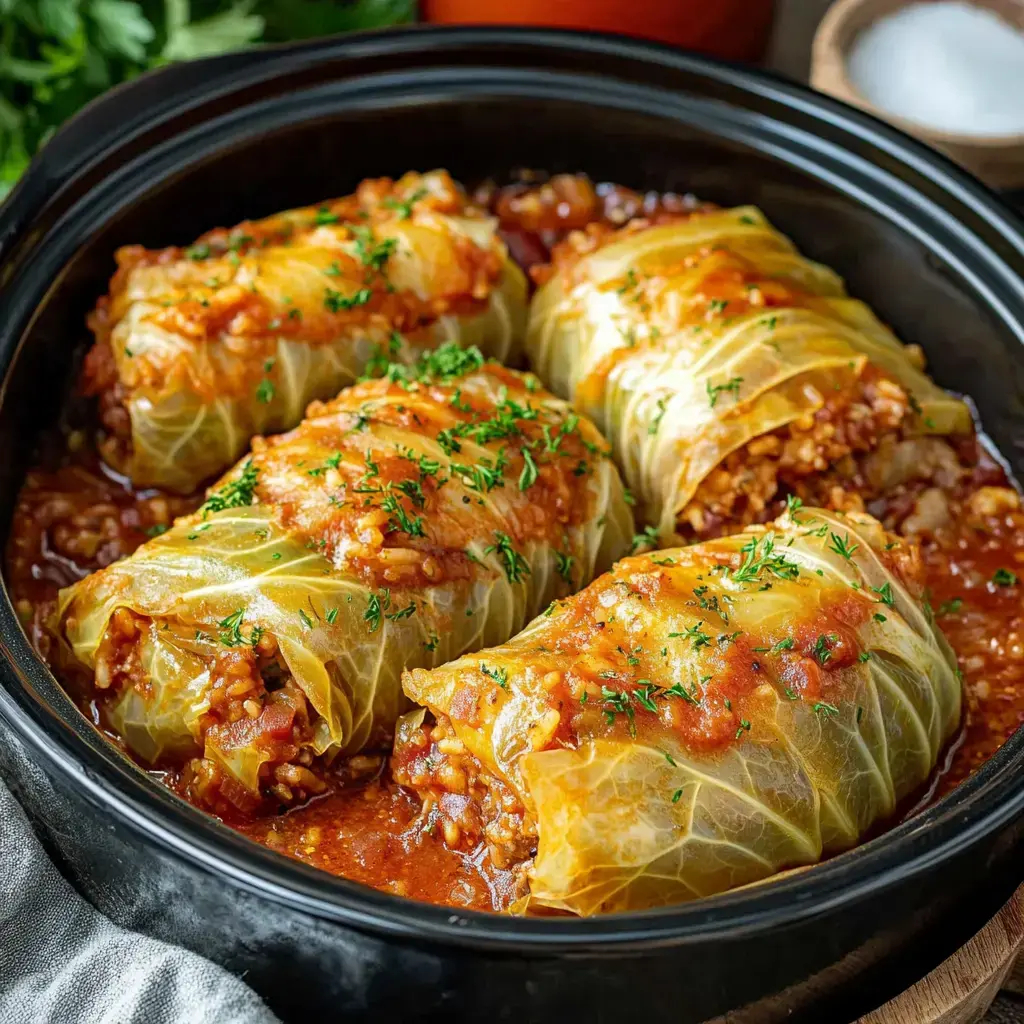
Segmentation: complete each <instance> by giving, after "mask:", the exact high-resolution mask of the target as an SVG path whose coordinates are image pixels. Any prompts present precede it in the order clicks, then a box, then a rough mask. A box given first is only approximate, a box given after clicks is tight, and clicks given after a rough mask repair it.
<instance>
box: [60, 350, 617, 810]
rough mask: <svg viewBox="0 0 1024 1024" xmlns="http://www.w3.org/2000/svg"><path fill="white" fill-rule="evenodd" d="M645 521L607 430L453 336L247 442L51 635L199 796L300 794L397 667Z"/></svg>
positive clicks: (352, 749) (456, 641)
mask: <svg viewBox="0 0 1024 1024" xmlns="http://www.w3.org/2000/svg"><path fill="white" fill-rule="evenodd" d="M631 532H632V516H631V513H630V510H629V507H628V505H627V504H626V503H625V500H624V496H623V488H622V484H621V482H620V480H619V477H618V473H617V471H616V469H615V467H614V465H613V463H612V462H611V461H610V459H609V458H608V456H607V449H606V445H605V442H604V441H603V439H602V438H601V436H600V434H599V433H598V432H597V430H596V429H595V428H594V427H593V425H592V424H590V423H589V422H588V421H586V420H584V419H582V418H580V417H579V416H577V415H575V414H574V413H573V412H572V410H571V409H570V408H569V407H568V406H567V405H566V404H565V403H564V402H562V401H560V400H557V399H554V398H552V396H551V395H550V394H548V393H546V392H545V391H543V390H541V389H540V388H539V385H538V383H537V381H536V379H535V378H533V377H531V376H528V375H523V374H520V373H517V372H515V371H513V370H507V369H504V368H503V367H501V366H499V365H497V364H495V363H488V364H485V363H484V361H483V358H482V356H481V354H480V352H479V350H477V349H475V348H471V349H468V350H463V349H460V348H458V347H457V346H455V345H454V344H447V345H444V346H442V347H441V348H440V349H438V350H437V351H436V352H434V353H431V354H429V355H428V356H426V357H424V359H423V360H422V361H421V362H420V364H419V365H418V367H416V368H412V369H410V368H406V367H403V366H401V365H398V364H393V365H392V366H391V367H390V368H389V371H388V374H387V376H386V377H385V378H383V379H379V380H375V381H371V382H364V383H362V384H359V385H356V386H354V387H351V388H349V389H347V390H345V391H343V392H342V393H341V394H340V395H339V396H338V397H337V398H336V399H334V400H333V401H331V402H329V403H327V404H320V403H314V404H313V405H312V406H311V407H310V409H309V410H308V416H307V418H306V420H305V421H304V422H303V423H302V424H301V425H300V426H299V427H298V428H297V429H295V430H294V431H292V432H291V433H288V434H283V435H279V436H276V437H271V438H266V439H263V438H257V439H256V440H255V441H254V442H253V447H252V454H251V456H250V457H249V458H247V459H246V460H245V461H244V462H242V463H241V464H240V465H238V466H236V467H235V469H234V470H232V471H231V472H230V473H229V474H228V475H227V476H226V477H225V478H224V480H223V481H222V482H221V483H220V484H219V485H218V486H217V487H216V488H214V489H213V490H211V491H210V492H209V496H208V498H207V500H206V503H205V504H204V505H203V506H202V507H201V508H200V509H199V511H198V512H196V513H195V514H194V515H191V516H188V517H183V518H181V519H178V520H177V521H176V522H175V524H174V525H173V526H172V527H171V528H170V529H169V530H168V531H167V532H166V533H164V534H163V535H162V536H159V537H156V538H155V539H153V540H151V541H149V542H148V543H146V544H144V545H143V546H142V547H141V548H139V550H138V551H137V552H136V553H135V554H134V555H132V556H131V557H129V558H126V559H124V560H123V561H120V562H116V563H114V564H113V565H110V566H109V567H107V568H106V569H103V570H101V571H99V572H96V573H94V574H93V575H91V576H89V577H87V578H86V579H84V580H82V581H81V582H79V583H77V584H75V585H74V586H72V587H69V588H67V589H65V590H63V591H61V594H60V600H59V605H58V609H57V613H56V620H55V623H54V630H55V632H56V633H57V634H58V635H59V636H61V637H63V638H64V640H65V641H66V644H67V647H68V648H69V649H70V652H71V653H72V654H73V656H74V659H75V660H76V661H77V662H78V663H81V664H84V665H85V666H86V667H87V668H88V669H89V670H91V672H92V673H93V678H94V689H95V696H96V698H97V699H98V701H99V703H100V705H101V707H102V710H103V715H104V719H105V721H106V722H107V724H108V725H109V727H110V728H112V729H113V730H114V731H115V732H116V733H117V734H118V735H119V736H120V737H121V738H122V739H123V740H124V742H125V744H126V745H127V746H128V748H129V749H130V750H131V751H133V752H134V753H135V754H136V755H137V756H138V757H140V758H141V759H142V760H144V761H146V762H149V763H153V764H168V763H176V762H181V761H183V760H188V759H196V758H198V759H201V760H199V761H197V762H195V763H193V764H192V766H191V768H190V772H191V776H192V781H191V782H190V783H189V785H190V786H191V788H192V792H193V795H195V796H197V798H198V799H200V800H201V801H203V802H205V803H207V804H210V803H215V802H216V801H217V800H218V799H221V798H225V799H227V800H228V801H229V802H231V803H234V804H236V805H239V806H243V807H245V806H249V805H251V804H253V803H254V802H256V801H258V798H260V797H261V796H263V797H265V798H267V799H269V800H274V799H276V800H278V801H279V802H281V803H288V802H291V801H292V800H293V799H299V798H301V797H303V796H306V795H308V794H309V793H315V792H317V791H318V790H320V789H322V788H323V782H322V778H321V776H322V770H323V768H324V766H325V764H326V762H328V761H329V760H330V759H331V758H332V757H334V756H335V755H337V754H341V753H344V754H355V753H357V752H359V751H363V750H366V749H368V748H369V749H374V748H376V749H380V747H381V744H382V743H384V742H385V741H387V740H388V739H389V737H390V735H391V733H392V731H393V728H394V724H395V721H396V719H397V718H398V716H399V714H400V713H401V712H402V711H403V710H404V704H405V698H404V697H403V695H402V688H401V672H402V669H403V668H404V667H406V666H416V665H433V664H437V663H440V662H443V661H445V660H448V659H450V658H454V657H456V656H458V655H459V654H461V653H462V652H463V651H465V650H469V649H473V648H477V647H481V646H485V645H488V644H496V643H502V642H504V641H505V640H506V639H508V637H510V636H511V635H512V634H513V633H515V632H516V631H517V630H518V629H521V628H522V627H523V625H524V624H525V623H526V622H527V621H529V619H530V618H531V617H533V616H534V615H535V614H536V613H537V612H538V610H540V609H541V608H543V607H544V606H545V605H546V604H547V603H548V602H549V601H550V600H551V599H552V598H553V597H555V596H557V595H559V594H567V593H570V592H572V591H574V590H575V589H577V588H578V587H580V586H582V585H583V584H584V583H586V582H588V581H589V580H590V579H591V578H592V577H593V576H594V575H595V573H598V572H601V571H603V570H604V569H606V568H607V567H608V566H610V565H611V564H612V562H613V561H614V559H615V558H617V557H618V556H620V555H621V554H622V553H623V552H624V551H625V550H626V549H627V547H628V545H629V538H630V535H631Z"/></svg>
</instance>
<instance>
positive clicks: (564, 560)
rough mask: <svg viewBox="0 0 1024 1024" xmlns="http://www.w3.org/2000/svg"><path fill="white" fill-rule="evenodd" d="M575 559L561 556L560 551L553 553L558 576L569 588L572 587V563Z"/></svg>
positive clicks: (564, 555) (570, 556) (569, 556)
mask: <svg viewBox="0 0 1024 1024" xmlns="http://www.w3.org/2000/svg"><path fill="white" fill-rule="evenodd" d="M574 561H575V559H574V558H573V557H572V555H566V554H563V553H562V552H561V551H556V552H555V563H556V567H557V569H558V575H559V576H561V577H562V579H563V580H565V582H566V583H568V584H569V585H570V586H572V563H573V562H574Z"/></svg>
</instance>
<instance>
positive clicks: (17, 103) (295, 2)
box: [0, 0, 416, 198]
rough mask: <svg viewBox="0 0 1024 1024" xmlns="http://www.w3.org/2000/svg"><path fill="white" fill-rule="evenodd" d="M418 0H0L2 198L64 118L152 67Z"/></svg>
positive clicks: (351, 24) (391, 17)
mask: <svg viewBox="0 0 1024 1024" xmlns="http://www.w3.org/2000/svg"><path fill="white" fill-rule="evenodd" d="M415 7H416V5H415V0H349V2H345V0H0V198H3V196H5V195H6V194H7V192H8V191H10V189H11V187H12V186H13V185H14V183H15V182H16V181H17V180H18V178H19V177H20V176H21V174H22V172H23V171H24V169H25V167H26V166H27V164H28V162H29V160H30V159H31V158H32V155H33V154H34V153H35V151H36V150H37V149H38V148H39V147H40V146H41V145H42V144H43V143H45V142H46V140H47V139H48V138H49V137H50V135H51V134H52V133H53V132H54V131H55V130H56V129H57V127H59V125H60V124H61V122H63V121H64V120H65V119H66V118H68V117H70V116H71V115H72V114H74V113H75V111H77V110H78V109H79V108H80V107H82V106H83V105H84V104H86V103H88V102H89V101H90V100H92V99H94V98H95V97H96V96H98V95H100V93H102V92H103V91H104V90H106V89H109V88H110V87H111V86H113V85H117V84H118V83H120V82H125V81H128V80H130V79H132V78H135V77H136V76H137V75H139V74H141V73H142V72H143V71H147V70H149V69H150V68H155V67H159V66H161V65H163V64H167V63H170V62H172V61H179V60H191V59H194V58H197V57H210V56H214V55H215V54H219V53H226V52H228V51H229V50H237V49H242V48H243V47H247V46H253V45H256V44H259V43H277V42H288V41H289V40H293V39H308V38H311V37H314V36H322V35H330V34H332V33H336V32H346V31H350V30H354V29H367V28H379V27H382V26H385V25H394V24H398V23H400V22H404V21H410V20H412V18H413V17H414V16H415Z"/></svg>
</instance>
